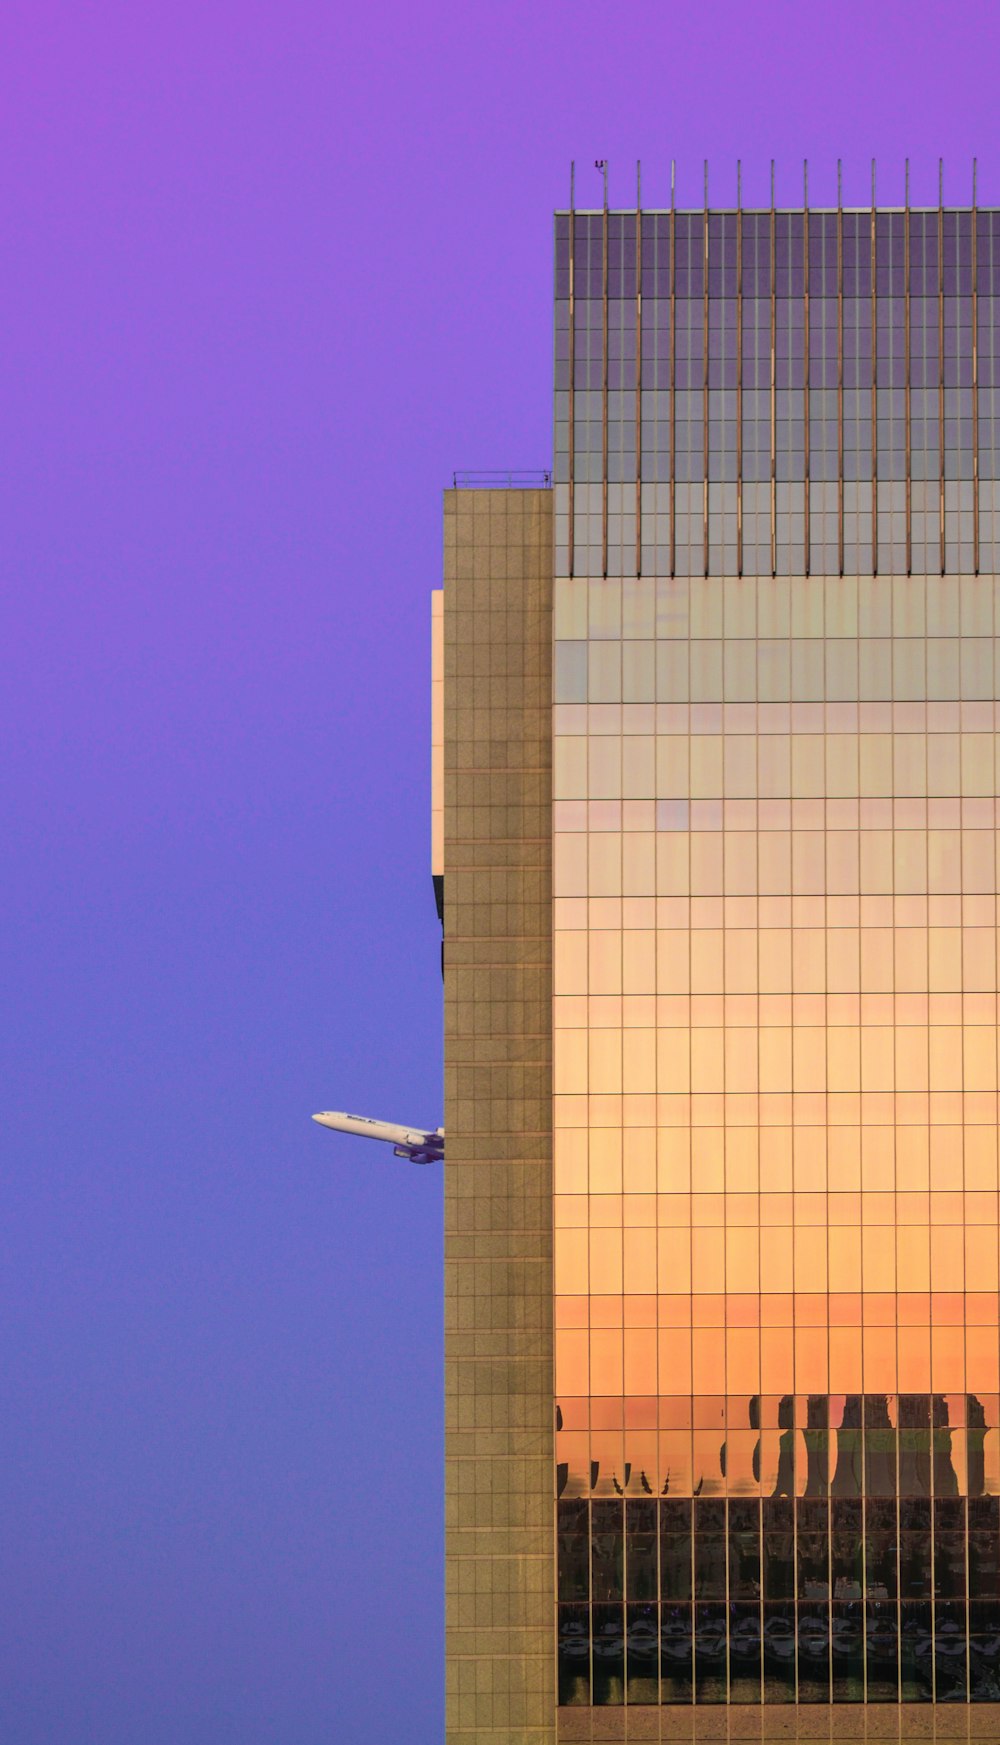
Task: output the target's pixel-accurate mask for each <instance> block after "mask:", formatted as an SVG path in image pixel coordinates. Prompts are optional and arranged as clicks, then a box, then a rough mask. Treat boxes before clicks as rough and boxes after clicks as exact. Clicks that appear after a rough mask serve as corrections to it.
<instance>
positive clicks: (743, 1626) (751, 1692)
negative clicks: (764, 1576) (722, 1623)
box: [729, 1605, 761, 1703]
mask: <svg viewBox="0 0 1000 1745" xmlns="http://www.w3.org/2000/svg"><path fill="white" fill-rule="evenodd" d="M760 1669H761V1658H760V1607H759V1606H748V1605H731V1606H730V1608H729V1700H730V1702H731V1703H759V1702H760Z"/></svg>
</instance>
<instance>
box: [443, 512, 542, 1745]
mask: <svg viewBox="0 0 1000 1745" xmlns="http://www.w3.org/2000/svg"><path fill="white" fill-rule="evenodd" d="M551 502H552V499H551V494H550V493H549V492H548V491H516V490H513V491H492V490H461V491H449V492H446V493H445V502H444V529H445V546H444V575H445V587H444V602H445V603H444V660H445V667H444V671H445V682H444V768H445V805H444V838H445V841H444V864H445V1002H444V1003H445V1130H446V1133H447V1162H446V1165H445V1399H446V1440H445V1472H446V1569H447V1626H446V1627H447V1723H446V1739H447V1745H473V1742H475V1745H555V1720H556V1711H555V1666H554V1659H555V1657H554V1640H553V1623H554V1508H553V1413H554V1404H553V1385H552V1181H551V1171H552V1131H551V1129H552V1084H551V1071H552V1067H551V1062H552V1027H551V962H552V924H551V859H552V832H551V817H550V810H551V807H550V792H551V776H550V770H551V739H552V727H551V684H550V676H551V600H552V508H551Z"/></svg>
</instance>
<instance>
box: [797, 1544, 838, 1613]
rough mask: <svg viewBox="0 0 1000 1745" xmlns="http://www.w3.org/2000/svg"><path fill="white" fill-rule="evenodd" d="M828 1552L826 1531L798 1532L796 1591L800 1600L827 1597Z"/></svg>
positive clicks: (828, 1545)
mask: <svg viewBox="0 0 1000 1745" xmlns="http://www.w3.org/2000/svg"><path fill="white" fill-rule="evenodd" d="M829 1552H830V1537H829V1534H828V1533H803V1532H801V1531H800V1532H799V1536H798V1543H797V1557H798V1579H797V1584H796V1593H797V1595H798V1598H799V1599H800V1600H828V1599H829V1597H830V1570H829V1561H828V1559H829Z"/></svg>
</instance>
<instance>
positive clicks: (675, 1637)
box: [660, 1606, 692, 1703]
mask: <svg viewBox="0 0 1000 1745" xmlns="http://www.w3.org/2000/svg"><path fill="white" fill-rule="evenodd" d="M691 1677H692V1675H691V1607H690V1606H664V1607H663V1608H662V1610H661V1613H660V1678H661V1691H660V1700H661V1701H662V1702H665V1703H689V1702H690V1701H691V1690H692V1683H691Z"/></svg>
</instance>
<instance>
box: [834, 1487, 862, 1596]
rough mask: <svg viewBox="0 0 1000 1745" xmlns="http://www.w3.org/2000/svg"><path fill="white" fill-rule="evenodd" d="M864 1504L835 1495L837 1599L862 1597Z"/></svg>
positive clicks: (835, 1579) (835, 1591)
mask: <svg viewBox="0 0 1000 1745" xmlns="http://www.w3.org/2000/svg"><path fill="white" fill-rule="evenodd" d="M861 1519H862V1517H861V1504H860V1502H855V1501H853V1500H852V1499H849V1498H844V1497H841V1498H835V1499H834V1501H833V1503H832V1504H831V1507H830V1526H831V1531H830V1582H831V1588H832V1592H833V1597H834V1599H835V1600H844V1601H846V1600H854V1599H860V1598H861V1582H862V1577H863V1574H864V1566H863V1563H862V1543H863V1541H862V1527H861Z"/></svg>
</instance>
